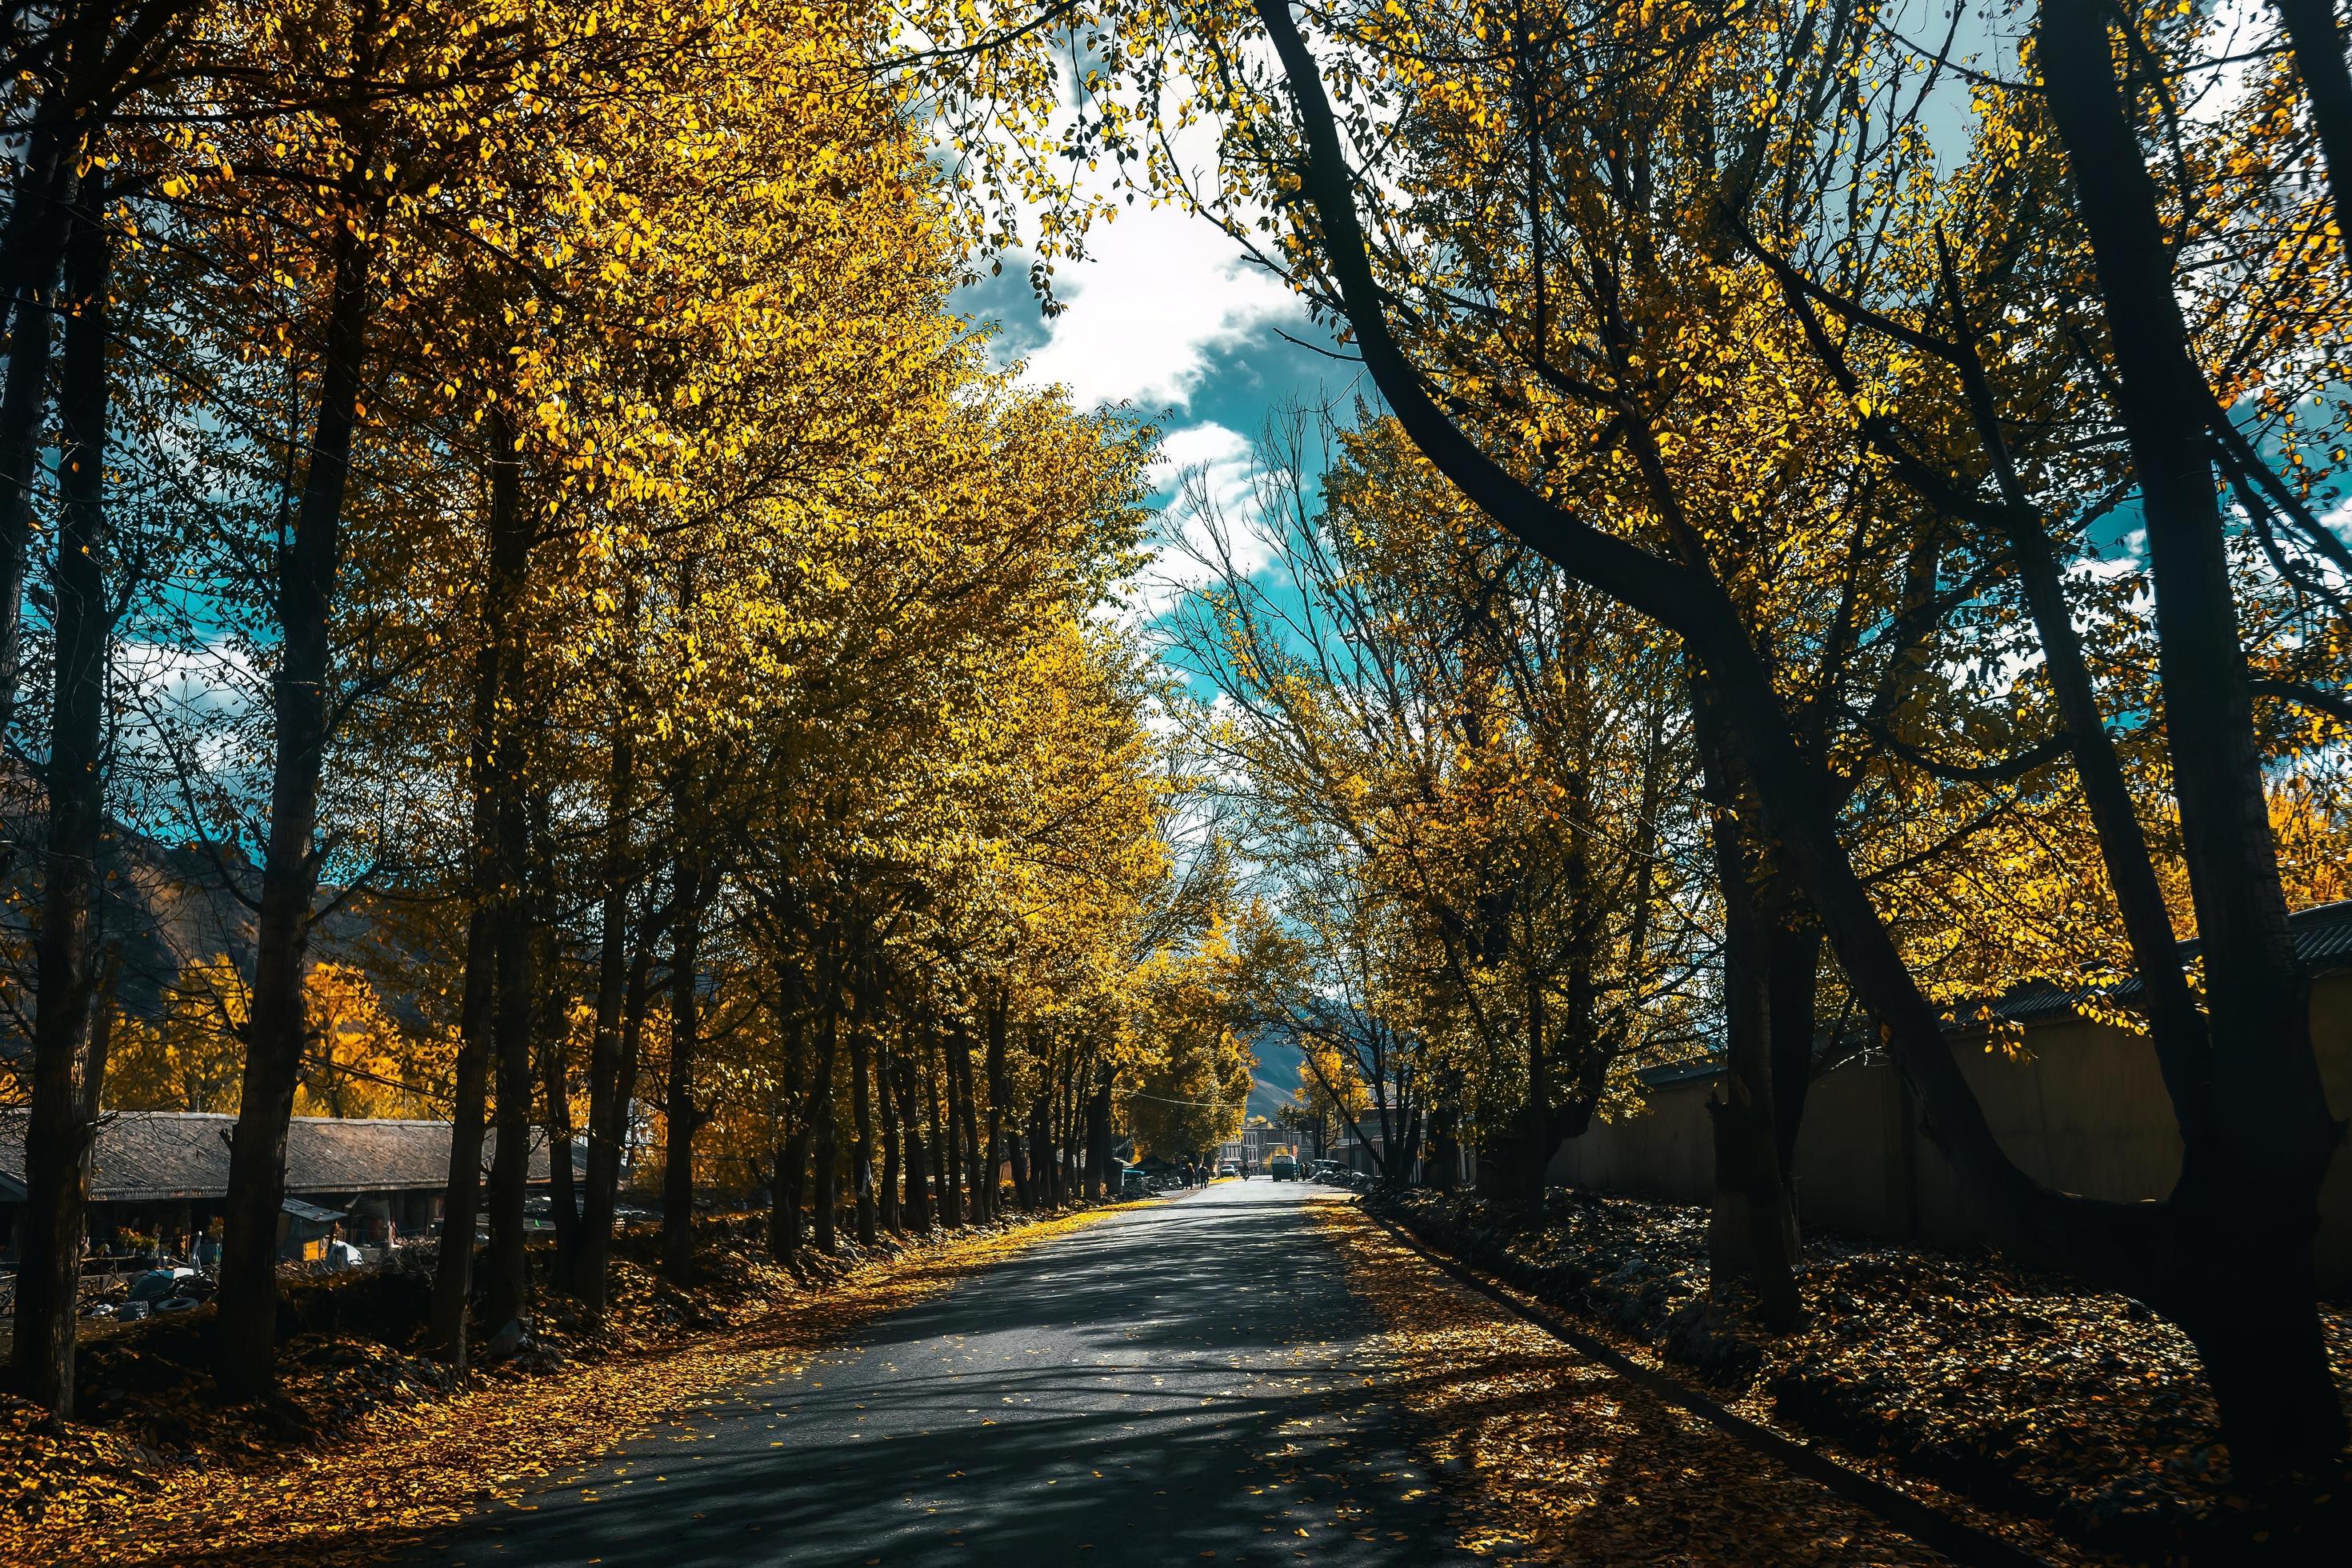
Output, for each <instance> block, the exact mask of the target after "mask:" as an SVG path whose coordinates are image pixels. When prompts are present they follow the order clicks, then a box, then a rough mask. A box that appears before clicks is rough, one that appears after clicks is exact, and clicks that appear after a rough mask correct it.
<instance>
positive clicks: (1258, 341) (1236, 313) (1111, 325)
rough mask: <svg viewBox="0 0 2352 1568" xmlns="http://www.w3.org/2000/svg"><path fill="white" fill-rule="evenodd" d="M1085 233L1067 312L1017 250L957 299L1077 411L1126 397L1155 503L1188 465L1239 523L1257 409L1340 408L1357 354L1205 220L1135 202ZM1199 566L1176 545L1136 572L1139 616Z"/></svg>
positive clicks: (1057, 285)
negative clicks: (1149, 435) (1043, 293)
mask: <svg viewBox="0 0 2352 1568" xmlns="http://www.w3.org/2000/svg"><path fill="white" fill-rule="evenodd" d="M1088 244H1089V249H1090V252H1091V254H1090V256H1089V258H1088V259H1087V260H1085V261H1083V262H1076V263H1068V264H1065V265H1064V266H1062V267H1060V268H1056V269H1055V281H1054V289H1055V295H1056V297H1057V298H1058V299H1059V300H1061V301H1062V302H1063V303H1065V304H1066V306H1067V309H1066V310H1064V311H1062V313H1061V314H1059V315H1057V316H1055V317H1054V318H1052V319H1051V320H1048V319H1046V318H1045V316H1044V315H1043V314H1042V313H1041V312H1040V311H1039V310H1038V307H1037V302H1036V300H1035V299H1034V297H1033V296H1032V295H1031V293H1030V291H1029V284H1028V270H1027V263H1026V259H1025V258H1007V260H1006V262H1005V267H1004V271H1003V275H1002V276H1000V277H995V278H990V279H983V280H982V282H980V283H977V284H975V285H973V286H971V287H970V288H968V289H965V290H964V292H963V295H962V297H961V300H959V306H960V308H961V310H964V311H966V312H967V313H969V314H971V315H972V316H974V317H976V318H979V319H982V320H985V321H991V322H992V323H994V325H995V327H996V329H997V331H998V339H997V344H996V347H997V357H998V359H999V360H1000V362H1002V363H1012V362H1013V361H1015V360H1019V361H1021V362H1023V363H1024V365H1025V367H1026V374H1027V376H1028V378H1029V379H1030V380H1031V381H1033V382H1035V383H1038V384H1046V383H1053V382H1059V383H1061V384H1065V385H1066V386H1068V387H1069V389H1070V391H1071V394H1072V395H1073V396H1074V397H1075V398H1076V402H1077V404H1078V405H1079V406H1080V407H1082V408H1087V407H1094V406H1096V405H1102V404H1113V405H1116V404H1125V405H1128V406H1129V407H1130V408H1132V409H1133V410H1134V411H1135V412H1136V413H1137V414H1138V415H1139V416H1142V417H1143V418H1145V419H1148V420H1150V422H1151V423H1153V424H1154V425H1156V426H1159V428H1160V431H1161V432H1162V442H1161V448H1160V449H1161V453H1162V461H1161V464H1160V468H1159V469H1158V470H1157V472H1156V473H1155V475H1154V479H1155V482H1156V485H1157V488H1158V489H1159V492H1160V500H1162V501H1163V502H1165V501H1168V500H1172V499H1173V496H1174V491H1175V488H1176V485H1177V481H1178V479H1179V476H1180V475H1181V473H1182V472H1183V471H1184V470H1186V469H1188V468H1197V469H1201V470H1202V471H1203V472H1204V475H1205V478H1206V479H1207V480H1208V483H1209V485H1210V486H1211V488H1212V489H1213V492H1215V493H1216V494H1218V495H1219V497H1220V498H1221V499H1222V500H1224V501H1225V503H1226V505H1227V510H1228V512H1229V514H1231V515H1233V516H1234V520H1235V521H1242V514H1243V513H1244V511H1245V510H1246V507H1245V504H1244V502H1245V492H1246V487H1247V480H1248V473H1249V462H1250V445H1251V442H1252V441H1253V440H1254V439H1255V437H1257V435H1258V433H1259V431H1260V430H1261V428H1262V427H1263V426H1264V424H1265V414H1266V410H1267V409H1268V408H1269V407H1271V406H1273V405H1276V404H1277V403H1281V402H1284V401H1287V400H1304V401H1307V402H1310V403H1314V402H1321V401H1324V400H1326V399H1330V400H1336V401H1339V402H1340V403H1341V404H1343V405H1344V404H1345V403H1346V401H1347V400H1349V399H1351V398H1352V397H1354V396H1355V395H1356V394H1357V392H1358V391H1359V390H1360V387H1359V374H1360V373H1359V371H1358V369H1357V367H1356V365H1355V364H1354V363H1351V362H1349V361H1346V360H1342V359H1337V358H1334V357H1332V356H1331V355H1329V354H1328V353H1318V352H1316V351H1315V350H1314V349H1311V348H1307V347H1304V346H1301V344H1302V342H1305V343H1316V344H1319V345H1322V346H1323V347H1325V348H1326V349H1328V346H1329V343H1330V339H1329V337H1328V334H1327V333H1325V332H1324V331H1321V330H1319V329H1318V328H1317V327H1315V326H1314V325H1312V324H1311V323H1310V322H1308V321H1307V316H1306V312H1305V311H1304V310H1302V309H1301V308H1300V306H1299V304H1298V301H1297V299H1296V298H1295V297H1294V296H1293V295H1292V294H1291V292H1290V290H1289V289H1287V288H1286V287H1285V286H1284V285H1283V284H1282V283H1281V282H1280V281H1279V280H1278V279H1274V278H1272V277H1270V276H1268V275H1267V274H1266V273H1265V272H1264V271H1263V270H1260V269H1258V268H1255V267H1253V266H1252V265H1251V264H1250V263H1249V262H1248V261H1247V260H1246V258H1244V256H1243V255H1242V253H1241V251H1240V249H1239V248H1238V247H1236V246H1235V245H1234V242H1233V241H1232V240H1230V239H1229V238H1227V237H1225V236H1224V235H1223V233H1221V232H1220V231H1219V230H1218V229H1217V228H1216V227H1215V226H1213V225H1212V224H1210V223H1208V222H1207V221H1205V220H1203V219H1202V218H1199V217H1195V216H1192V215H1190V214H1188V213H1185V212H1183V211H1181V210H1180V209H1178V208H1175V207H1168V206H1164V207H1160V208H1158V209H1156V210H1151V211H1145V210H1141V209H1131V210H1129V211H1127V212H1125V213H1122V214H1121V215H1120V216H1119V219H1118V222H1117V223H1116V224H1114V225H1112V226H1110V227H1108V228H1107V229H1102V230H1098V231H1097V233H1096V235H1094V236H1093V237H1090V239H1089V242H1088ZM1294 339H1296V340H1299V342H1293V341H1292V340H1294ZM1162 527H1163V528H1164V529H1167V530H1174V529H1177V528H1180V527H1181V519H1179V518H1178V516H1177V515H1176V513H1175V512H1174V511H1170V512H1166V513H1163V515H1162ZM1167 542H1170V543H1173V541H1172V540H1171V541H1167ZM1199 576H1200V574H1199V572H1198V570H1197V568H1196V567H1194V566H1192V564H1191V563H1188V562H1187V561H1186V560H1185V559H1184V557H1183V553H1182V552H1181V550H1177V549H1167V550H1163V552H1162V553H1161V556H1160V560H1159V562H1157V563H1155V564H1154V565H1153V567H1152V568H1150V570H1149V571H1148V572H1147V573H1146V574H1145V583H1144V584H1143V592H1142V595H1141V600H1142V603H1141V606H1140V607H1141V608H1142V610H1143V612H1144V613H1145V614H1146V616H1150V615H1151V614H1154V613H1156V612H1158V611H1160V610H1164V609H1165V608H1166V607H1167V605H1168V604H1169V602H1170V600H1171V595H1173V593H1174V592H1175V591H1176V590H1177V589H1178V588H1179V587H1180V586H1181V585H1184V584H1191V583H1194V582H1197V581H1198V580H1199Z"/></svg>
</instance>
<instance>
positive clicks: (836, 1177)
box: [809, 932, 841, 1258]
mask: <svg viewBox="0 0 2352 1568" xmlns="http://www.w3.org/2000/svg"><path fill="white" fill-rule="evenodd" d="M824 945H825V951H824V1029H823V1031H822V1032H821V1033H820V1034H819V1035H818V1037H817V1040H818V1045H817V1059H816V1097H815V1099H814V1101H812V1103H811V1105H810V1107H809V1120H810V1121H811V1123H812V1124H813V1126H814V1130H815V1134H816V1249H817V1250H818V1251H819V1252H822V1253H824V1255H825V1256H826V1257H827V1258H830V1257H832V1256H833V1255H834V1254H835V1253H836V1252H838V1251H840V1250H841V1216H840V1213H839V1211H840V1208H841V1149H840V1144H839V1138H840V1130H839V1127H838V1125H837V1124H836V1119H835V1115H834V1093H833V1069H834V1063H835V1059H836V1057H837V1054H838V1052H839V1050H840V1047H841V956H840V949H839V942H838V939H837V938H836V937H835V936H834V935H833V934H832V933H830V932H828V933H827V934H826V936H825V939H824Z"/></svg>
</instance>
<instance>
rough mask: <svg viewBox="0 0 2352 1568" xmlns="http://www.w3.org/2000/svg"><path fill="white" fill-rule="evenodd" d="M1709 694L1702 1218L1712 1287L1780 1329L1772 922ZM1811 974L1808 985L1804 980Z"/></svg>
mask: <svg viewBox="0 0 2352 1568" xmlns="http://www.w3.org/2000/svg"><path fill="white" fill-rule="evenodd" d="M1715 704H1716V698H1715V696H1714V694H1713V693H1712V692H1711V691H1710V690H1709V689H1707V688H1706V686H1705V684H1704V683H1703V681H1702V680H1699V679H1694V680H1693V682H1692V700H1691V713H1692V721H1693V728H1694V729H1695V730H1696V733H1697V736H1698V750H1699V762H1700V766H1701V769H1702V772H1703V773H1704V776H1705V785H1704V789H1705V794H1706V800H1707V804H1708V805H1709V807H1710V808H1711V810H1712V813H1713V816H1714V818H1715V820H1714V824H1713V832H1712V839H1713V846H1714V851H1715V874H1716V885H1717V888H1718V889H1719V890H1720V891H1721V894H1722V898H1723V925H1724V939H1723V998H1724V1029H1723V1035H1724V1052H1723V1056H1724V1070H1723V1082H1722V1090H1721V1093H1720V1095H1719V1096H1714V1095H1711V1096H1709V1097H1708V1100H1707V1106H1706V1109H1707V1115H1708V1118H1709V1120H1710V1121H1712V1123H1713V1124H1714V1131H1715V1205H1714V1211H1713V1213H1712V1215H1710V1216H1709V1219H1708V1223H1707V1268H1708V1272H1709V1274H1710V1276H1711V1286H1712V1289H1714V1291H1715V1292H1716V1293H1717V1295H1718V1296H1722V1295H1727V1294H1728V1293H1729V1287H1730V1285H1731V1283H1732V1282H1733V1281H1734V1280H1737V1279H1747V1280H1748V1281H1749V1282H1750V1283H1751V1284H1753V1285H1754V1286H1755V1288H1756V1292H1757V1295H1758V1297H1759V1300H1760V1303H1761V1311H1760V1316H1761V1317H1762V1319H1763V1321H1764V1322H1765V1325H1766V1326H1767V1327H1769V1328H1770V1329H1771V1330H1773V1331H1775V1332H1780V1331H1785V1330H1787V1329H1789V1328H1791V1327H1793V1326H1794V1325H1795V1323H1796V1321H1797V1319H1798V1318H1799V1317H1800V1316H1801V1314H1802V1312H1803V1302H1802V1300H1801V1298H1800V1296H1799V1294H1798V1290H1797V1277H1796V1264H1797V1257H1798V1253H1797V1235H1796V1215H1795V1211H1794V1209H1793V1208H1792V1207H1791V1205H1790V1203H1789V1195H1788V1187H1787V1184H1786V1183H1785V1182H1784V1181H1783V1180H1782V1177H1781V1167H1780V1152H1779V1150H1780V1125H1779V1122H1778V1121H1777V1119H1776V1118H1775V1116H1774V1114H1773V1090H1774V1089H1775V1088H1776V1087H1777V1084H1776V1074H1775V1072H1774V1070H1773V1069H1774V1066H1775V1063H1774V1061H1773V1051H1772V1047H1773V1044H1774V1041H1773V1032H1772V1026H1773V1023H1774V1017H1773V1000H1772V990H1771V986H1772V978H1773V974H1772V960H1773V956H1774V955H1773V942H1772V922H1771V919H1770V917H1769V915H1768V914H1767V913H1766V911H1765V910H1764V907H1763V905H1762V904H1761V903H1760V902H1759V900H1758V898H1757V894H1756V888H1755V885H1754V882H1753V880H1752V878H1753V875H1754V868H1753V866H1752V865H1751V863H1750V856H1749V854H1748V841H1747V839H1746V838H1745V837H1743V835H1742V833H1741V830H1740V823H1739V817H1738V805H1739V782H1738V773H1737V771H1736V767H1735V763H1734V762H1733V758H1732V753H1731V751H1730V748H1729V745H1728V742H1727V739H1726V737H1725V735H1724V732H1723V726H1722V723H1721V721H1720V720H1719V717H1718V715H1717V711H1716V707H1715ZM1810 978H1811V977H1810V976H1808V983H1809V984H1810Z"/></svg>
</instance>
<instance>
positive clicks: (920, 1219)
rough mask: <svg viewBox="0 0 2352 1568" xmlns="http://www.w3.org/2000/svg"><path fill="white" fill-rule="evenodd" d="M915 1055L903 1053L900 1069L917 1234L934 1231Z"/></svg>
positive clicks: (910, 1205)
mask: <svg viewBox="0 0 2352 1568" xmlns="http://www.w3.org/2000/svg"><path fill="white" fill-rule="evenodd" d="M912 1058H913V1053H911V1052H908V1053H905V1054H902V1055H901V1056H900V1057H899V1058H898V1062H897V1063H896V1064H895V1065H896V1066H897V1068H898V1075H897V1076H898V1109H899V1120H900V1121H901V1123H902V1126H901V1127H900V1130H899V1134H898V1136H899V1138H900V1140H901V1141H902V1142H903V1143H904V1145H905V1147H906V1153H907V1224H908V1226H911V1227H912V1228H913V1229H914V1230H916V1231H917V1232H922V1231H927V1230H929V1229H930V1228H931V1163H930V1152H929V1150H927V1149H926V1148H924V1147H923V1116H922V1111H921V1110H920V1109H919V1107H920V1103H921V1102H920V1101H919V1100H918V1098H917V1097H916V1094H915V1064H914V1061H913V1059H912Z"/></svg>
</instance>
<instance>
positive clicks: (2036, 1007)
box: [1954, 899, 2352, 1024]
mask: <svg viewBox="0 0 2352 1568" xmlns="http://www.w3.org/2000/svg"><path fill="white" fill-rule="evenodd" d="M2286 925H2287V931H2288V933H2289V934H2290V935H2291V936H2293V937H2294V955H2295V957H2296V958H2297V959H2299V960H2301V961H2302V963H2303V968H2304V973H2306V974H2326V973H2331V972H2333V971H2335V970H2338V969H2343V968H2346V967H2347V966H2352V899H2346V900H2339V901H2337V902H2336V903H2332V904H2314V905H2313V906H2312V907H2311V908H2309V909H2307V910H2295V911H2294V913H2293V914H2291V915H2289V916H2287V918H2286ZM2197 945H2198V944H2197V943H2196V942H2182V943H2181V944H2180V956H2181V959H2182V961H2183V962H2186V961H2188V960H2189V959H2193V958H2195V957H2196V956H2197ZM2139 991H2140V984H2139V977H2138V976H2137V975H2134V976H2132V977H2131V978H2130V979H2128V980H2126V981H2125V982H2124V983H2123V984H2121V985H2118V986H2116V989H2115V993H2114V995H2115V999H2116V1001H2118V1002H2121V1003H2124V1004H2125V1005H2130V1004H2131V1003H2132V1002H2133V1001H2134V1000H2135V999H2136V998H2137V996H2138V995H2139ZM2086 999H2087V994H2086V993H2082V992H2074V991H2068V990H2065V989H2063V987H2060V986H2056V985H2053V984H2050V982H2048V981H2046V980H2032V981H2028V982H2027V983H2026V984H2022V985H2019V986H2015V987H2012V988H2011V989H2010V990H2009V991H2006V992H2004V993H2002V994H2000V996H1998V997H1995V998H1994V999H1993V1000H1992V1001H1990V1002H1988V1003H1986V1004H1984V1005H1985V1006H1987V1007H1989V1008H1990V1010H1991V1011H1992V1012H1993V1013H1994V1014H1995V1015H1996V1016H1999V1017H2001V1018H2005V1019H2007V1020H2009V1021H2010V1022H2011V1023H2016V1024H2038V1023H2042V1022H2045V1021H2047V1020H2049V1019H2052V1018H2058V1017H2063V1016H2066V1015H2067V1014H2069V1013H2071V1012H2073V1011H2074V1004H2075V1003H2077V1002H2080V1001H2084V1000H2086ZM1954 1011H1955V1013H1956V1014H1959V1013H1962V1012H1963V1011H1965V1012H1968V1013H1973V1012H1974V1011H1975V1009H1974V1008H1969V1009H1965V1010H1962V1009H1955V1010H1954Z"/></svg>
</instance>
